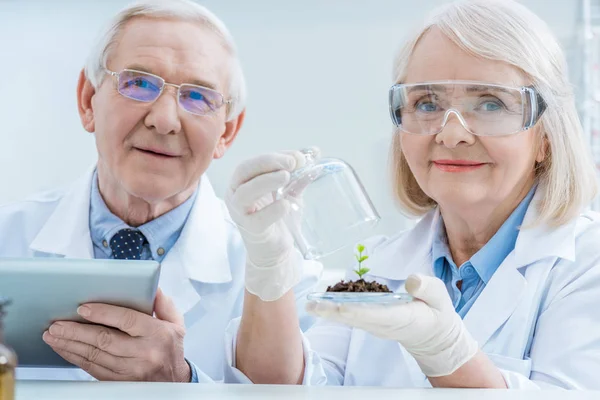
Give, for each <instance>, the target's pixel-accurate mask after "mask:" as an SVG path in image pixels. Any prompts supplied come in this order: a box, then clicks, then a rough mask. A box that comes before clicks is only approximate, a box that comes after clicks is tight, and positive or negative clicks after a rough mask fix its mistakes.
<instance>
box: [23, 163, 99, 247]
mask: <svg viewBox="0 0 600 400" xmlns="http://www.w3.org/2000/svg"><path fill="white" fill-rule="evenodd" d="M94 170H95V167H94V168H92V169H90V170H89V171H88V172H87V174H86V175H85V176H83V177H82V178H81V179H79V180H78V181H77V182H75V184H74V185H73V186H72V187H71V188H70V189H69V190H68V191H67V192H66V193H65V195H64V196H63V198H62V199H61V200H60V201H59V203H58V205H57V206H56V208H55V210H54V212H53V213H52V215H51V216H50V218H48V220H47V221H46V223H45V224H44V226H43V227H42V229H41V230H40V232H39V233H38V234H37V236H36V237H35V239H34V240H33V242H31V244H30V246H29V247H30V249H31V250H33V251H37V252H42V253H47V254H55V255H57V256H63V257H66V258H83V259H89V258H93V257H94V249H93V245H92V238H91V236H90V223H89V221H90V192H91V187H92V186H91V185H92V178H93V176H94Z"/></svg>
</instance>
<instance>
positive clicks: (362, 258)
mask: <svg viewBox="0 0 600 400" xmlns="http://www.w3.org/2000/svg"><path fill="white" fill-rule="evenodd" d="M368 258H369V256H362V257H360V258H359V259H358V262H363V261H365V260H366V259H368Z"/></svg>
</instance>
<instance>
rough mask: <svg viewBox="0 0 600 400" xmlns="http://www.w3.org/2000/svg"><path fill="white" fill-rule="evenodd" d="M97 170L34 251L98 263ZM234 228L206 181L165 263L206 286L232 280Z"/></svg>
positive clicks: (79, 185) (65, 203) (72, 192)
mask: <svg viewBox="0 0 600 400" xmlns="http://www.w3.org/2000/svg"><path fill="white" fill-rule="evenodd" d="M94 171H95V167H94V168H91V169H90V170H89V171H88V172H87V173H86V174H85V175H84V176H83V177H82V178H81V179H79V180H78V181H76V182H75V184H74V185H73V186H72V187H71V188H70V189H69V190H68V191H67V192H66V193H65V194H64V196H63V197H62V199H61V200H60V201H59V203H58V205H57V206H56V208H55V210H54V212H53V213H52V214H51V216H50V217H49V218H48V220H47V221H46V223H45V224H44V226H43V227H42V229H41V230H40V232H39V233H38V235H37V236H36V237H35V238H34V240H33V242H32V243H31V244H30V249H31V250H34V251H38V252H42V253H47V254H55V255H57V256H63V257H66V258H83V259H89V258H94V250H93V245H92V240H91V236H90V229H89V219H90V193H91V185H92V179H93V176H94ZM228 223H232V222H231V221H230V218H229V216H228V214H227V213H226V211H225V210H224V209H223V207H222V203H221V201H220V200H219V199H218V198H217V196H216V195H215V193H214V190H213V188H212V186H211V184H210V182H209V180H208V178H207V177H206V176H203V177H202V179H201V183H200V188H199V193H198V196H197V198H196V201H195V203H194V205H193V207H192V210H191V211H190V215H189V216H188V220H187V221H186V224H185V226H184V228H183V230H182V232H181V236H180V237H179V240H178V241H177V243H176V244H175V245H174V246H173V248H172V249H171V251H169V253H168V254H167V256H166V257H165V259H164V260H163V263H162V269H163V270H164V268H166V267H168V266H169V265H170V264H172V263H173V262H178V263H181V265H182V266H183V268H184V276H185V277H187V278H188V279H193V280H197V281H200V282H205V283H226V282H229V281H231V279H232V277H231V270H230V268H229V257H228V254H227V243H228V236H227V224H228Z"/></svg>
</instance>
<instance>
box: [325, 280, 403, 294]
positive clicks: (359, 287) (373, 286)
mask: <svg viewBox="0 0 600 400" xmlns="http://www.w3.org/2000/svg"><path fill="white" fill-rule="evenodd" d="M327 291H328V292H383V293H391V292H392V291H391V290H390V289H389V288H388V287H387V285H382V284H381V283H377V282H366V281H365V280H363V279H360V280H358V281H348V282H344V281H341V282H338V283H336V284H335V285H334V286H328V287H327Z"/></svg>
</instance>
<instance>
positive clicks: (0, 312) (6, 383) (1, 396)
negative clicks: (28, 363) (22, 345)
mask: <svg viewBox="0 0 600 400" xmlns="http://www.w3.org/2000/svg"><path fill="white" fill-rule="evenodd" d="M9 303H10V302H9V301H8V299H4V298H2V297H0V400H13V399H14V398H15V368H16V367H17V356H16V355H15V353H14V352H13V351H12V350H11V349H10V348H9V347H7V346H6V345H4V344H3V340H4V335H3V325H2V319H3V317H4V310H5V307H6V306H8V304H9Z"/></svg>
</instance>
